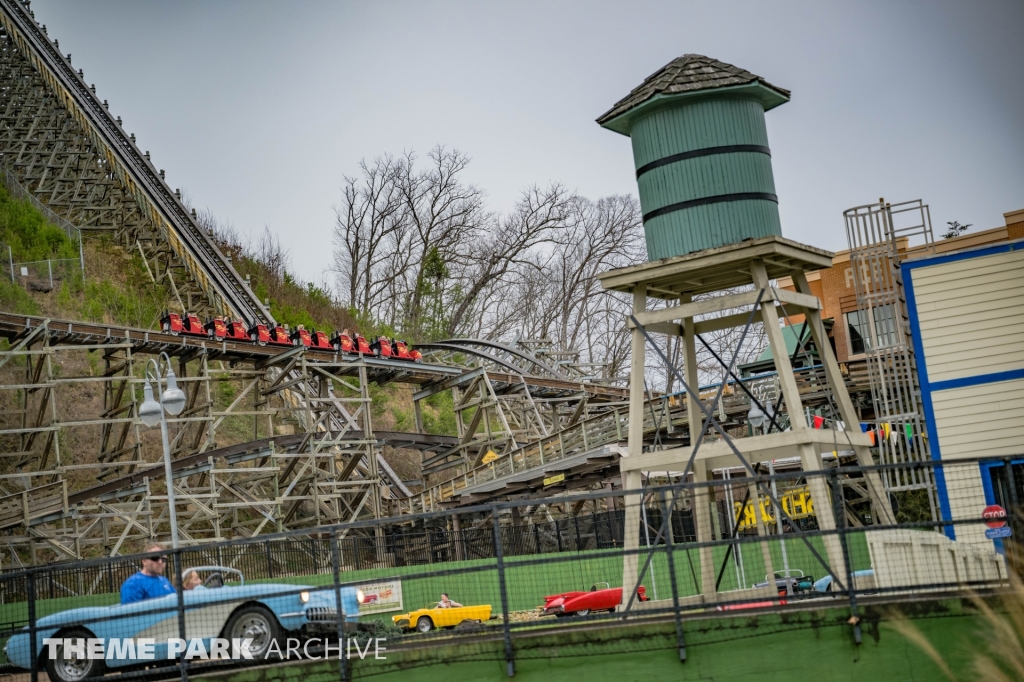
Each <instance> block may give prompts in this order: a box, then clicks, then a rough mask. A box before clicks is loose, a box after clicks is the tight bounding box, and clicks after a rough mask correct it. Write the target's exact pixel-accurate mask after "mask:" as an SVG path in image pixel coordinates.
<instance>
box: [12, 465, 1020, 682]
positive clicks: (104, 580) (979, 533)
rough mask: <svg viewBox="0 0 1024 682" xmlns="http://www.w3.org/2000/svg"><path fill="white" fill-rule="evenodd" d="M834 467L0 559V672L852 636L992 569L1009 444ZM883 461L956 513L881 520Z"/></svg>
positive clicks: (1016, 486) (71, 675) (199, 669)
mask: <svg viewBox="0 0 1024 682" xmlns="http://www.w3.org/2000/svg"><path fill="white" fill-rule="evenodd" d="M838 464H840V463H837V465H836V466H834V467H833V468H831V469H825V470H823V471H819V472H815V473H808V472H803V471H800V470H799V469H797V468H796V467H792V468H789V469H787V465H786V463H785V462H782V461H777V466H776V467H774V472H775V473H769V472H768V469H767V468H757V469H755V470H754V472H753V475H750V473H751V472H748V473H747V474H746V475H744V474H742V473H739V472H736V471H733V470H732V469H727V468H726V469H718V470H716V478H715V479H714V480H712V481H709V482H706V483H694V482H686V483H674V484H672V485H665V486H650V487H647V488H644V489H642V490H636V491H625V492H622V491H615V492H614V493H613V492H610V491H608V490H601V491H597V492H588V493H584V494H575V495H568V496H564V497H546V498H540V499H532V500H520V501H516V502H504V503H499V504H489V505H485V506H478V507H461V508H454V509H450V510H446V511H444V512H440V513H430V514H421V515H417V516H412V517H403V518H401V519H397V518H392V519H382V520H380V521H366V522H359V523H353V524H347V525H342V526H332V527H323V528H315V529H309V530H307V531H303V532H291V533H286V534H278V535H271V536H263V537H258V538H246V539H239V540H234V541H225V542H220V543H214V544H208V545H202V546H188V547H182V548H181V549H178V550H173V549H166V548H164V547H162V546H154V547H150V548H147V549H148V554H145V555H136V556H131V557H115V558H102V559H94V560H90V561H83V562H77V563H67V564H54V565H49V566H40V567H36V568H28V569H24V570H17V571H9V572H7V573H6V574H4V575H0V600H2V603H0V638H3V639H4V640H6V643H5V648H4V651H5V656H6V660H7V662H8V665H9V666H11V667H12V668H13V667H18V668H22V669H25V670H27V671H29V674H30V675H31V676H32V679H33V680H34V679H36V678H37V676H38V675H39V674H40V673H42V672H45V673H46V674H47V675H48V676H49V679H50V680H54V681H57V680H60V681H63V682H72V681H74V682H79V681H80V680H83V679H86V678H87V677H91V676H98V675H101V674H103V673H107V672H111V673H118V676H119V678H121V679H130V678H133V677H146V678H151V677H154V676H159V675H167V676H173V677H176V678H177V677H180V678H181V679H187V678H188V677H189V676H190V675H197V674H201V673H204V672H208V671H210V670H211V669H215V668H219V667H221V666H228V665H236V666H237V665H264V664H270V665H272V664H274V663H276V662H280V661H282V660H285V659H292V660H295V659H303V660H308V659H320V660H321V661H322V660H323V657H325V656H326V657H327V658H329V659H330V660H331V661H333V663H332V664H331V667H330V668H329V669H327V668H322V667H321V668H318V669H317V670H319V671H320V673H321V674H322V675H325V676H326V677H332V678H337V677H338V676H339V675H340V676H341V678H342V679H348V678H350V677H351V676H352V675H353V673H354V671H355V669H356V668H358V667H364V666H365V667H369V666H373V665H376V664H377V662H378V661H379V660H380V659H379V658H377V657H375V654H378V655H383V656H384V657H385V658H386V654H381V651H382V650H384V651H386V650H387V649H388V648H389V647H390V648H394V647H395V646H396V645H398V644H403V645H404V644H408V645H418V646H419V647H420V648H423V647H427V648H430V647H437V646H441V645H443V644H447V643H463V644H466V645H467V646H470V648H472V647H476V649H474V651H476V652H477V654H478V655H480V656H484V657H488V656H489V657H490V658H491V659H492V660H493V659H494V658H495V657H496V658H498V660H501V659H504V662H505V664H507V665H508V666H509V670H510V671H511V670H513V669H514V665H515V660H516V652H517V647H519V646H526V644H525V642H526V641H527V640H526V639H524V637H525V636H526V635H528V634H531V633H533V634H538V633H543V634H546V635H554V634H557V633H559V632H561V631H567V630H573V629H580V628H583V629H586V628H589V627H590V626H592V625H593V626H602V625H608V624H618V625H624V626H629V625H631V624H648V623H650V624H659V623H666V624H669V625H668V627H671V624H672V623H674V624H675V625H674V627H675V637H676V645H677V646H678V647H679V649H680V652H681V653H682V652H684V651H685V646H686V630H687V622H688V621H690V620H693V619H698V618H719V617H729V616H735V615H744V614H755V613H764V612H769V613H788V612H793V611H796V610H800V609H805V608H815V609H817V608H822V607H831V608H834V609H835V608H838V609H843V610H845V611H848V612H849V623H850V628H851V636H852V637H854V638H859V637H860V632H859V625H858V622H859V620H858V614H859V613H860V609H862V608H863V605H864V604H865V603H871V602H876V603H877V602H886V601H893V600H906V599H913V600H917V601H919V600H922V599H930V598H946V597H950V596H960V595H964V594H966V593H969V592H970V593H982V594H984V593H991V592H998V591H1000V590H1003V589H1006V587H1007V586H1008V585H1009V582H1010V573H1011V571H1013V570H1014V569H1013V567H1014V566H1017V565H1019V564H1018V563H1017V561H1016V559H1017V557H1016V555H1015V554H1014V552H1015V549H1014V547H1013V546H1012V545H1011V544H1010V539H1012V538H1010V539H1007V536H1009V535H1011V534H1019V533H1020V532H1021V530H1022V529H1021V527H1020V526H1021V524H1020V521H1021V517H1020V514H1019V513H1018V510H1019V505H1020V499H1018V498H1019V496H1020V494H1021V485H1020V481H1018V478H1024V463H1022V462H1021V461H1020V458H1017V459H1016V460H1014V459H1011V458H1006V459H1002V460H984V461H983V460H963V461H957V462H956V463H947V464H940V463H936V462H922V463H914V464H910V465H882V466H875V467H857V466H840V465H838ZM893 466H915V467H929V468H930V469H931V470H932V471H930V472H929V473H932V474H934V475H935V476H936V478H937V479H938V480H940V481H943V484H944V486H945V488H944V490H945V492H944V495H945V497H944V499H947V500H948V504H947V505H946V506H947V507H948V508H949V509H954V510H955V509H961V510H969V509H973V510H974V511H973V512H969V511H968V512H963V511H961V512H956V513H944V516H943V519H942V520H940V521H933V520H932V518H931V515H930V510H929V506H928V504H927V502H926V501H925V502H924V503H923V504H921V505H919V508H918V509H917V511H913V513H912V514H911V516H912V517H914V518H911V519H910V520H907V521H904V522H901V523H896V522H893V521H892V520H891V519H892V518H893V514H892V513H891V512H892V511H894V510H895V508H897V507H901V506H903V507H904V508H903V510H902V511H903V512H904V516H906V514H907V513H908V509H912V506H909V505H910V504H911V500H910V498H906V497H905V498H904V499H903V501H902V502H901V500H900V499H899V498H896V497H889V498H887V499H886V498H884V497H883V498H881V501H880V498H878V497H877V496H873V495H872V490H873V489H875V486H876V485H878V483H879V480H880V479H881V477H882V476H884V474H885V473H886V472H887V471H888V469H890V468H892V467H893ZM986 467H987V469H985V468H986ZM979 468H980V469H981V470H983V471H984V470H987V471H988V472H989V474H988V475H989V479H988V480H991V481H994V482H995V483H993V484H992V485H990V488H989V490H988V492H987V493H984V494H983V495H982V497H981V498H979V497H978V496H977V494H976V491H975V490H974V489H973V488H971V485H970V484H969V483H970V481H969V480H968V472H973V473H974V474H977V472H978V471H979ZM993 486H994V487H993ZM985 495H988V496H989V497H991V496H992V495H995V498H994V501H993V500H988V499H986V497H985ZM996 502H998V503H999V504H996ZM879 504H886V505H887V506H889V507H890V509H885V510H883V509H879V508H878V507H877V505H879ZM972 505H973V506H972ZM1000 510H1004V511H1002V512H1001V511H1000ZM882 519H886V521H885V522H884V523H879V521H880V520H882ZM695 521H696V522H695ZM1007 524H1008V525H1007ZM702 529H703V530H702ZM1000 529H1004V530H1000ZM992 531H995V532H992ZM992 537H996V538H999V539H996V540H992V539H991V538H992ZM953 538H956V539H953ZM845 618H846V616H845V615H844V619H845ZM339 652H343V653H342V655H340V656H339ZM325 670H326V671H327V672H324V671H325ZM326 677H325V679H326Z"/></svg>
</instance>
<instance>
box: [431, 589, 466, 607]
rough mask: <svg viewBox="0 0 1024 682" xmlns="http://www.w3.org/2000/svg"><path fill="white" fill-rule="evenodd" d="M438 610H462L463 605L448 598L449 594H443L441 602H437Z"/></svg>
mask: <svg viewBox="0 0 1024 682" xmlns="http://www.w3.org/2000/svg"><path fill="white" fill-rule="evenodd" d="M437 608H439V609H460V608H462V604H460V603H459V602H457V601H452V600H451V599H449V598H448V593H447V592H442V593H441V601H439V602H437Z"/></svg>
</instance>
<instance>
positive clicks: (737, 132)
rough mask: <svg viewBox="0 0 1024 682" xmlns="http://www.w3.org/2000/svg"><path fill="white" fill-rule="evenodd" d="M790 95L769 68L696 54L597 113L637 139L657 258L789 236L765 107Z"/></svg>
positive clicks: (650, 251)
mask: <svg viewBox="0 0 1024 682" xmlns="http://www.w3.org/2000/svg"><path fill="white" fill-rule="evenodd" d="M788 101H789V91H788V90H783V89H782V88H778V87H776V86H774V85H772V84H771V83H768V82H767V81H765V80H764V79H763V78H761V77H760V76H755V75H754V74H752V73H750V72H749V71H744V70H743V69H740V68H737V67H735V66H732V65H731V64H725V63H723V62H720V61H717V60H715V59H711V58H709V57H705V56H703V55H699V54H687V55H683V56H682V57H680V58H678V59H676V60H674V61H672V62H671V63H670V64H668V65H666V66H665V67H664V68H662V69H660V70H659V71H658V72H657V73H655V74H653V75H652V76H650V77H649V78H647V80H645V81H644V82H643V83H641V84H640V86H639V87H637V88H635V89H634V90H633V91H632V92H631V93H629V95H627V96H626V97H624V98H623V99H622V100H620V101H619V102H618V103H617V104H616V105H615V106H614V107H612V109H611V110H610V111H608V112H607V113H606V114H604V115H603V116H601V117H600V118H599V119H597V122H598V123H599V124H601V125H602V126H604V127H605V128H608V129H609V130H614V131H615V132H617V133H622V134H623V135H628V136H629V137H630V139H632V141H633V160H634V163H635V165H636V179H637V185H638V187H639V190H640V207H641V210H642V211H643V219H644V233H645V234H646V236H647V257H648V259H649V260H652V261H654V260H658V259H660V258H668V257H670V256H680V255H683V254H687V253H691V252H693V251H700V250H702V249H710V248H714V247H716V246H723V245H725V244H732V243H735V242H740V241H743V240H744V239H750V238H757V237H767V236H771V235H775V236H782V227H781V225H780V223H779V205H778V197H777V196H776V195H775V180H774V178H773V177H772V162H771V152H770V151H769V149H768V131H767V130H766V128H765V123H764V112H766V111H768V110H769V109H772V108H774V107H777V106H779V105H780V104H784V103H786V102H788Z"/></svg>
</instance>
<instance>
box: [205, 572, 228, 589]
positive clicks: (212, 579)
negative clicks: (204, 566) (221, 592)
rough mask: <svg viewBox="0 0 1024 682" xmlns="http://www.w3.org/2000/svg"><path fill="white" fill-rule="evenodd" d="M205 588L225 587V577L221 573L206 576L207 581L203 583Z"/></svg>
mask: <svg viewBox="0 0 1024 682" xmlns="http://www.w3.org/2000/svg"><path fill="white" fill-rule="evenodd" d="M203 587H206V588H212V587H224V576H223V575H221V574H220V572H216V573H211V574H210V575H208V576H206V580H204V581H203Z"/></svg>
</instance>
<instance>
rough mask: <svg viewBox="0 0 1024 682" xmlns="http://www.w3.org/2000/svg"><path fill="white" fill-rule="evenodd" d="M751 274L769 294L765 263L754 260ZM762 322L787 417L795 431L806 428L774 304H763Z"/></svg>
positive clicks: (770, 302)
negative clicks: (784, 401)
mask: <svg viewBox="0 0 1024 682" xmlns="http://www.w3.org/2000/svg"><path fill="white" fill-rule="evenodd" d="M750 271H751V274H752V275H753V276H754V285H755V286H756V287H757V288H759V289H765V290H766V291H767V290H768V289H769V288H770V286H771V284H770V282H769V280H768V273H767V271H766V270H765V267H764V263H763V262H761V261H759V260H756V261H754V262H753V263H752V264H751V266H750ZM761 320H762V321H763V322H764V330H765V334H766V335H767V336H768V343H769V345H770V346H771V349H772V358H773V359H774V360H775V370H776V372H777V373H778V377H779V384H780V385H781V387H782V395H783V397H784V398H785V399H786V414H788V415H789V424H790V426H791V427H792V429H793V430H794V431H799V430H801V429H806V428H807V419H806V417H805V416H804V407H803V402H802V401H801V400H800V390H799V389H798V388H797V386H796V376H794V374H793V366H792V365H791V364H790V362H789V351H788V350H787V349H786V340H785V338H783V336H782V327H780V326H779V312H778V310H776V309H775V302H774V301H768V302H766V303H762V304H761Z"/></svg>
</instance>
